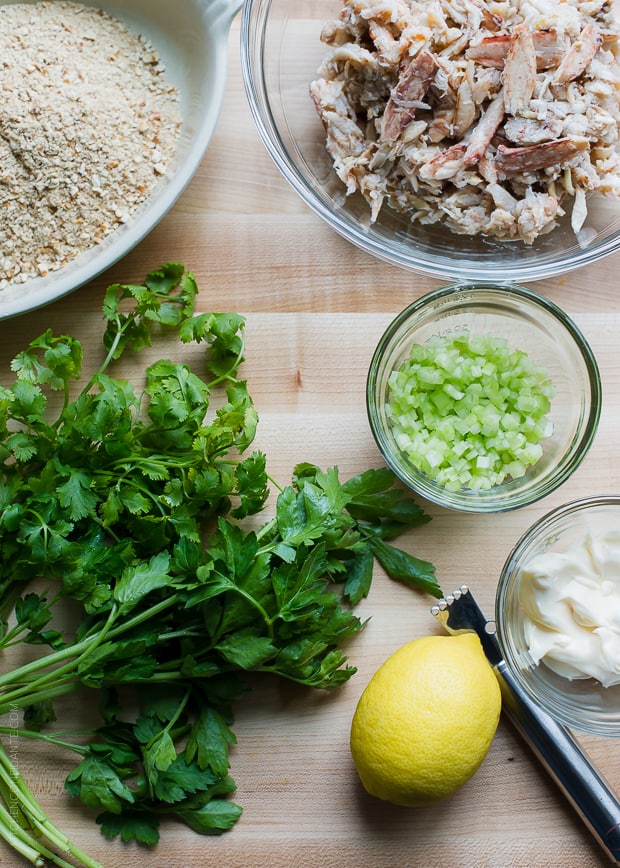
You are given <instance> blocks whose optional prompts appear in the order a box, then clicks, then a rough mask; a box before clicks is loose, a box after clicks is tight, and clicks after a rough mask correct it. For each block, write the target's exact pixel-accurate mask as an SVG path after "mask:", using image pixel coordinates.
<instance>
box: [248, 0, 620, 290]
mask: <svg viewBox="0 0 620 868" xmlns="http://www.w3.org/2000/svg"><path fill="white" fill-rule="evenodd" d="M271 8H272V0H245V2H244V4H243V8H242V14H241V46H240V47H241V68H242V76H243V81H244V86H245V91H246V96H247V99H248V103H249V107H250V111H251V114H252V117H253V120H254V123H255V125H256V128H257V130H258V133H259V136H260V138H261V140H262V142H263V145H264V146H265V148H266V150H267V152H268V153H269V155H270V157H271V159H272V160H273V162H274V163H275V165H276V167H277V168H278V170H279V171H280V173H281V174H282V175H283V177H284V178H285V180H286V181H287V182H288V183H289V184H290V186H291V187H292V188H293V190H294V191H295V192H296V193H297V194H298V195H299V196H300V197H301V199H302V200H303V201H304V202H305V204H306V205H307V206H308V207H309V208H310V209H311V210H312V211H314V213H315V214H317V215H318V216H319V217H320V218H321V219H323V220H324V221H325V222H326V223H327V224H328V225H329V226H330V227H331V228H332V229H334V230H335V231H336V233H337V234H338V235H340V236H341V237H342V238H344V239H345V240H347V241H349V242H350V243H352V244H353V245H354V246H355V247H357V248H359V249H360V250H362V251H364V252H365V253H369V254H371V255H372V256H374V257H376V258H377V259H379V260H380V261H383V262H386V263H388V264H390V265H393V266H396V267H398V268H401V269H404V270H406V271H411V272H414V273H417V274H422V275H425V276H427V277H434V278H439V279H441V280H454V281H456V280H459V279H461V278H463V277H466V278H467V279H470V280H477V279H478V272H479V270H480V268H481V267H485V268H489V267H491V266H490V265H489V263H486V262H485V263H481V262H478V261H476V260H473V261H471V260H469V259H468V258H467V257H463V258H461V257H457V258H455V257H450V256H445V257H444V259H443V260H442V261H441V262H439V261H436V258H435V257H434V256H433V255H431V254H426V253H425V254H424V255H420V251H418V250H417V248H415V247H412V248H411V249H412V253H411V254H408V253H407V251H406V245H404V244H403V245H402V247H401V248H400V249H399V250H398V251H396V250H393V249H391V248H386V247H385V246H383V245H382V243H381V242H379V241H378V240H376V239H375V238H374V237H373V236H372V235H370V234H368V233H367V231H365V227H361V228H360V226H358V225H356V224H355V223H354V222H353V221H352V220H350V219H348V218H347V215H346V212H344V211H338V210H335V209H334V208H333V207H330V204H329V203H328V201H327V199H326V197H324V196H323V195H322V193H321V192H320V191H319V190H317V188H316V187H315V186H313V185H312V184H310V183H309V182H308V181H307V179H306V178H305V176H304V175H303V173H302V172H301V171H300V170H299V169H298V167H297V165H296V164H295V162H294V161H293V160H292V159H291V157H290V155H289V153H288V150H287V148H286V147H285V146H284V143H283V140H282V137H281V135H280V132H279V130H278V126H277V124H276V122H275V118H274V113H273V111H272V107H271V101H270V94H269V88H268V86H267V82H266V80H265V75H264V63H263V62H262V58H263V54H264V47H265V35H266V28H267V23H268V20H269V13H270V11H271ZM264 10H266V11H265V14H264V16H263V17H262V18H261V15H262V14H263V11H264ZM255 34H256V35H257V37H258V38H256V39H255V38H254V37H255ZM255 55H256V57H255ZM254 61H256V64H257V67H258V69H255V68H254ZM343 193H344V185H343ZM506 243H507V244H508V243H512V242H506ZM618 251H620V227H619V228H618V229H617V231H615V232H614V234H613V235H610V236H607V237H604V238H602V239H599V240H597V241H595V242H593V243H592V244H591V245H589V246H588V247H587V248H581V249H577V248H576V249H574V250H573V251H572V252H571V258H570V260H569V261H568V262H565V261H560V262H558V261H557V260H553V261H548V260H547V258H546V257H545V258H543V259H542V260H541V261H538V262H530V261H529V259H528V258H527V257H517V258H516V260H515V261H514V262H511V263H510V264H508V265H502V264H497V263H493V266H492V267H493V268H494V275H493V277H492V278H490V280H491V281H492V282H493V283H511V282H513V281H519V282H524V281H539V280H546V279H549V278H551V277H557V276H559V275H561V274H566V273H568V272H570V271H574V270H576V269H578V268H582V267H584V266H585V265H588V264H591V263H593V262H597V261H599V260H600V259H602V258H604V257H606V256H609V255H611V254H613V253H615V252H618Z"/></svg>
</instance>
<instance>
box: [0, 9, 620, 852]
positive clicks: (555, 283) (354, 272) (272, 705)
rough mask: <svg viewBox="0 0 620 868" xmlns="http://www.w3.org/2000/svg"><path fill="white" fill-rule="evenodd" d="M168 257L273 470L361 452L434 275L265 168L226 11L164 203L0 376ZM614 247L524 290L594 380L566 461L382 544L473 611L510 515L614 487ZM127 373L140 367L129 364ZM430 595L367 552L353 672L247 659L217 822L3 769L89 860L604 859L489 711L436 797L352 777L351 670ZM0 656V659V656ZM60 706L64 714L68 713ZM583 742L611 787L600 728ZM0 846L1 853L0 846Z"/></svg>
mask: <svg viewBox="0 0 620 868" xmlns="http://www.w3.org/2000/svg"><path fill="white" fill-rule="evenodd" d="M169 259H174V260H178V261H181V262H183V263H185V264H186V265H187V266H188V267H189V268H191V269H192V270H193V271H194V272H195V273H196V276H197V278H198V282H199V285H200V287H201V296H200V307H201V308H202V309H204V310H235V311H239V312H241V313H243V314H245V315H246V317H247V353H246V358H247V362H246V366H245V368H244V373H245V376H246V377H247V379H248V381H249V387H250V391H251V393H252V395H253V396H254V399H255V403H256V406H257V408H258V411H259V413H260V416H261V422H260V425H259V433H258V437H257V441H256V446H257V447H258V448H261V449H263V450H264V451H265V452H266V453H267V456H268V463H269V470H270V472H271V473H272V475H273V476H274V477H275V478H277V479H278V480H279V481H281V482H283V483H286V482H288V481H289V478H290V473H291V470H292V468H293V466H294V465H295V464H296V463H297V462H299V461H312V462H315V463H318V464H320V465H321V466H323V467H329V466H332V465H337V466H338V467H339V468H340V472H341V476H342V477H343V478H345V477H347V476H349V475H353V474H354V473H356V472H358V471H361V470H364V469H366V468H368V467H372V466H380V464H381V461H380V457H379V455H378V453H377V450H376V447H375V445H374V442H373V440H372V437H371V435H370V432H369V429H368V425H367V422H366V414H365V401H364V383H365V378H366V371H367V368H368V363H369V361H370V356H371V354H372V351H373V349H374V346H375V344H376V342H377V340H378V338H379V336H380V334H381V332H382V331H383V329H384V328H385V326H386V325H387V323H388V322H389V321H390V320H391V319H392V317H393V316H394V315H395V314H396V313H397V312H398V311H400V310H401V309H402V308H403V307H404V306H405V305H406V304H408V303H409V302H410V301H412V300H413V299H414V298H416V297H417V296H419V295H421V294H422V293H424V292H425V291H427V290H430V289H432V288H433V287H435V286H438V285H439V283H438V281H433V280H431V279H428V278H424V277H420V276H415V275H411V274H408V273H406V272H404V271H400V270H397V269H395V268H393V267H391V266H388V265H385V264H382V263H380V262H378V261H376V260H374V259H372V258H370V257H369V256H367V255H366V254H364V253H362V252H360V251H358V250H357V249H355V248H354V247H352V246H351V245H349V244H348V243H347V242H345V241H344V240H342V239H341V238H339V237H338V236H336V235H335V234H334V233H333V232H332V231H331V230H330V229H328V227H327V226H326V225H324V224H323V222H322V221H321V220H320V219H319V218H318V217H316V216H315V215H314V214H313V213H312V212H311V211H310V210H309V209H308V208H307V207H306V206H305V205H304V204H303V203H302V202H301V200H300V199H298V197H297V196H296V194H295V193H293V192H292V190H290V189H289V187H288V186H287V184H286V182H285V181H284V180H283V179H282V178H281V176H280V175H279V174H278V172H277V171H276V169H275V168H274V166H273V165H272V163H271V161H270V158H269V157H268V155H267V153H266V151H265V150H264V148H263V146H262V143H261V142H260V140H259V137H258V134H257V132H256V131H255V128H254V126H253V123H252V119H251V116H250V112H249V109H248V107H247V104H246V100H245V95H244V91H243V86H242V82H241V74H240V65H239V22H238V21H236V22H235V23H234V24H233V28H232V31H231V35H230V53H229V77H228V85H227V91H226V96H225V101H224V106H223V112H222V116H221V120H220V124H219V127H218V130H217V132H216V135H215V138H214V139H213V142H212V145H211V147H210V148H209V151H208V153H207V155H206V158H205V159H204V162H203V164H202V166H201V168H200V170H199V172H198V174H197V176H196V177H195V178H194V180H193V181H192V183H191V185H190V186H189V187H188V189H187V190H186V191H185V193H184V195H183V196H182V198H181V199H180V201H179V202H178V204H177V205H176V207H175V208H174V210H173V211H172V212H171V213H170V214H169V215H168V216H167V217H166V218H165V219H164V220H163V222H162V223H161V224H160V225H159V226H158V227H157V228H156V229H155V230H154V231H153V233H152V234H151V235H150V236H149V237H148V238H146V239H145V240H144V241H143V242H142V243H141V244H140V245H139V247H138V248H136V249H135V250H134V251H133V252H132V253H130V254H129V255H128V256H127V257H126V258H125V259H124V260H123V261H122V262H120V263H119V264H118V265H116V266H115V267H114V268H112V269H110V271H109V272H108V273H107V274H105V275H103V276H102V277H101V278H99V279H97V280H95V281H93V282H92V284H90V285H89V286H86V287H84V288H82V289H80V290H78V291H76V292H75V293H73V294H72V295H70V296H69V297H67V298H65V299H63V300H60V301H58V302H56V303H54V304H52V305H50V306H49V307H47V308H45V309H44V310H40V311H35V312H33V313H30V314H27V315H24V316H22V317H18V318H16V319H13V320H9V321H4V322H0V380H1V381H2V382H9V381H10V379H11V376H10V372H9V364H10V360H11V358H12V357H13V356H14V355H15V353H16V352H17V351H18V350H19V349H21V348H22V347H23V346H25V345H26V344H27V342H28V341H29V340H31V339H32V338H34V337H35V336H37V335H39V334H40V333H41V332H42V331H43V330H45V329H46V328H48V327H50V328H52V329H53V330H54V331H56V332H59V333H63V332H65V333H66V332H67V331H68V332H69V333H70V334H73V335H75V336H76V337H78V338H79V339H81V340H82V341H83V344H84V349H85V355H86V356H87V357H88V356H89V355H91V356H92V357H93V358H94V357H95V354H97V353H99V342H100V336H101V329H102V320H101V315H100V314H101V301H102V291H103V289H104V287H105V286H106V285H107V284H108V283H111V282H114V281H123V282H129V281H139V280H140V279H141V278H142V277H143V276H144V275H145V274H146V273H147V272H148V271H150V270H152V269H153V268H155V267H157V266H158V265H159V264H160V263H162V262H164V261H166V260H169ZM619 268H620V259H619V258H618V255H615V256H613V257H609V258H607V259H606V260H604V261H603V262H601V263H599V264H598V265H594V266H590V267H588V268H587V269H584V270H580V271H577V272H575V273H573V274H570V275H568V276H566V277H563V278H557V279H555V280H549V281H547V282H545V283H544V285H542V284H537V285H536V288H537V289H538V290H539V291H541V292H544V294H546V295H547V296H549V298H551V299H553V301H555V302H556V303H558V304H560V305H561V306H562V307H563V308H564V309H565V310H566V311H567V312H568V313H569V314H571V315H572V316H573V317H574V319H575V320H576V321H577V323H578V324H579V326H580V327H581V328H582V330H583V331H584V333H585V334H586V336H587V338H588V339H589V341H590V342H591V345H592V347H593V350H594V352H595V353H596V356H597V358H598V361H599V364H600V369H601V376H602V380H603V389H604V407H603V412H602V418H601V423H600V429H599V433H598V436H597V438H596V441H595V443H594V446H593V447H592V450H591V452H590V454H589V455H588V457H587V459H586V460H585V461H584V463H583V465H582V466H581V468H580V469H579V471H578V472H577V473H576V474H575V475H574V477H573V478H572V479H571V480H570V481H569V482H567V483H566V484H565V485H564V486H563V488H562V489H561V490H560V491H558V492H556V493H555V494H554V495H552V496H550V497H548V498H547V499H546V500H544V501H543V502H541V503H538V504H535V505H534V506H531V507H529V508H526V509H523V510H521V511H519V512H517V513H513V514H506V515H499V516H494V517H481V516H466V515H458V514H453V513H449V512H447V511H444V510H441V509H438V508H433V507H430V506H428V511H429V512H430V513H431V514H432V516H433V521H432V522H431V523H430V524H429V525H427V526H426V527H424V528H423V529H421V530H416V531H413V532H411V533H410V534H408V535H406V536H405V537H403V538H401V540H400V543H399V544H401V545H402V546H403V547H405V548H407V549H408V550H409V551H411V552H412V553H414V554H416V555H417V556H419V557H422V558H424V559H427V560H430V561H432V562H433V563H434V564H435V565H436V568H437V575H438V578H439V581H440V583H441V584H442V586H443V588H444V591H445V592H449V591H451V590H453V589H454V588H455V587H458V585H460V584H462V583H463V582H465V583H467V584H469V585H470V586H471V588H472V589H473V591H474V592H475V594H476V597H477V598H478V601H479V602H480V603H481V604H482V606H483V607H484V608H485V610H486V611H487V613H488V614H489V615H491V614H492V612H493V607H494V597H495V589H496V584H497V579H498V576H499V573H500V570H501V567H502V565H503V563H504V560H505V559H506V557H507V555H508V552H509V551H510V549H511V547H512V545H513V544H514V543H515V542H516V540H517V539H518V537H519V536H520V535H521V533H522V532H523V531H524V530H525V529H526V528H527V527H528V526H529V525H530V524H531V523H532V522H533V521H535V520H536V519H537V518H538V517H539V516H541V515H542V514H543V513H545V512H547V511H548V510H549V509H551V508H552V507H554V506H556V505H558V504H560V503H562V502H564V501H566V500H570V499H573V498H575V497H579V496H584V495H589V494H595V493H601V492H610V491H618V489H619V487H620V469H619V467H620V465H619V462H618V440H619V435H620V364H619V362H618V351H617V347H618V338H617V336H618V334H619V332H620V292H619V291H618V290H619V285H618V283H619V282H618V276H617V275H618V270H619ZM135 376H136V378H139V377H140V376H141V371H139V370H136V372H135ZM431 602H432V601H431V600H430V598H428V597H426V596H423V595H421V594H417V593H415V592H413V591H411V590H410V589H407V588H404V587H402V586H400V585H398V584H396V583H394V582H392V581H390V580H389V579H388V578H387V577H386V576H385V575H384V574H382V573H381V571H380V570H377V574H376V576H375V580H374V583H373V588H372V592H371V594H370V596H369V598H368V600H367V601H365V603H364V604H363V606H362V607H361V609H360V614H362V615H363V616H365V617H366V616H368V617H370V621H369V623H368V625H367V627H366V629H365V630H364V631H363V633H362V635H360V636H359V637H358V638H356V640H355V641H354V642H353V643H352V645H351V647H350V662H351V663H352V664H354V665H355V666H357V667H358V670H359V671H358V674H357V675H356V676H355V677H354V678H353V679H352V681H350V682H349V684H348V685H347V686H346V687H344V688H343V689H341V690H340V691H338V692H336V693H334V694H330V695H325V694H324V693H317V692H314V693H310V692H308V691H307V690H304V689H301V688H299V687H295V686H291V685H287V684H283V683H274V682H273V681H271V680H269V679H266V678H260V679H256V680H254V681H253V682H252V685H253V691H252V692H251V694H250V695H249V696H248V697H247V698H246V699H244V700H243V701H242V702H241V703H240V704H239V706H238V708H237V719H236V724H235V732H236V734H237V737H238V744H237V746H236V747H235V748H234V749H233V751H232V762H233V766H232V769H231V773H232V775H233V777H234V778H235V780H236V781H237V785H238V791H237V793H236V797H235V798H236V801H237V802H239V803H240V804H241V805H242V806H243V807H244V814H243V816H242V819H241V820H240V822H239V823H238V825H237V826H236V827H235V829H234V830H233V831H232V832H230V833H228V834H226V835H224V836H222V837H219V838H201V837H198V836H197V835H195V834H194V833H192V832H191V831H189V830H188V829H186V828H185V827H183V826H180V825H177V824H164V826H163V829H162V841H161V844H160V845H159V847H158V848H157V849H156V850H155V851H153V852H151V851H145V850H144V849H141V848H139V847H136V846H133V845H130V846H126V845H122V844H120V843H117V842H107V841H105V840H104V839H103V838H102V837H101V835H100V833H99V831H98V828H97V826H96V825H95V823H94V821H93V819H92V817H91V816H89V815H88V814H87V812H86V811H84V810H82V809H81V808H80V807H79V806H78V805H76V804H75V803H73V802H71V801H70V800H69V798H68V796H67V795H66V794H65V793H64V791H63V780H64V777H65V776H66V774H67V773H68V771H69V770H70V768H71V767H72V766H71V758H70V757H67V758H65V757H62V756H60V755H59V754H56V753H55V754H48V753H47V752H46V751H45V750H41V749H37V748H36V747H31V746H30V745H29V744H20V745H19V747H18V748H17V750H18V756H17V763H18V767H19V769H20V771H21V772H22V774H23V775H24V776H25V778H26V780H27V781H28V782H29V783H30V785H31V787H32V789H33V790H34V792H35V795H36V796H37V797H39V798H40V799H41V801H42V803H43V804H44V806H45V808H46V809H47V810H48V811H49V813H50V815H51V816H52V818H53V819H55V820H56V821H57V822H58V823H59V824H60V826H61V827H62V828H63V829H64V831H65V832H66V833H68V835H69V836H70V837H71V838H73V839H74V840H75V841H76V843H78V844H79V845H80V846H81V847H82V848H83V849H84V850H86V851H87V852H89V853H90V854H91V855H92V856H93V857H94V858H96V859H98V860H99V861H100V862H102V863H103V865H105V866H106V868H147V866H148V868H155V866H156V868H188V866H206V865H214V866H215V865H217V866H219V868H263V866H265V868H266V866H269V868H291V866H295V865H298V866H304V868H306V866H307V868H417V866H420V868H543V866H544V868H559V866H563V868H591V866H595V865H601V866H603V865H606V864H608V862H607V860H606V858H605V857H604V856H603V855H602V854H601V852H600V851H599V849H598V847H597V845H596V844H594V843H593V840H592V838H591V837H590V835H589V833H588V831H587V830H586V829H585V828H584V827H583V825H582V824H581V822H580V821H579V820H578V819H577V817H576V815H575V814H574V812H573V811H572V809H571V808H570V807H569V806H568V805H567V804H566V803H565V801H564V800H563V798H562V797H561V795H560V794H559V793H558V792H557V791H556V789H555V788H554V786H553V785H552V784H551V783H550V782H549V780H548V779H547V777H546V775H545V773H544V772H543V771H542V770H541V769H540V768H539V766H538V765H537V763H536V762H535V761H534V760H533V758H532V756H531V755H530V753H529V752H528V750H527V749H526V748H525V747H524V745H523V744H522V743H521V741H520V740H519V739H518V737H517V736H516V735H515V733H514V732H513V731H512V730H511V729H510V727H509V725H508V724H506V723H504V722H502V723H501V724H500V728H499V731H498V734H497V737H496V739H495V741H494V743H493V745H492V748H491V750H490V753H489V754H488V756H487V758H486V760H485V762H484V764H483V765H482V767H481V768H480V769H479V771H478V772H477V773H476V775H475V776H474V778H473V779H472V780H471V781H470V782H469V783H468V784H467V785H466V786H465V787H464V788H463V789H462V790H461V791H459V792H458V793H457V794H456V795H455V796H454V797H453V798H451V799H449V800H448V801H446V802H444V803H443V804H441V805H440V806H436V807H433V808H429V809H415V810H412V809H402V808H396V807H393V806H390V805H387V804H384V803H381V802H379V801H377V800H375V799H372V798H371V797H369V796H367V795H366V794H365V793H364V792H363V791H362V789H361V786H360V784H359V782H358V779H357V776H356V773H355V771H354V769H353V766H352V762H351V758H350V755H349V749H348V734H349V726H350V721H351V716H352V714H353V710H354V707H355V704H356V702H357V699H358V697H359V695H360V693H361V691H362V690H363V688H364V686H365V684H366V682H367V681H368V679H369V678H370V676H371V674H372V673H373V672H374V671H375V670H376V669H377V668H378V666H379V665H380V663H382V662H383V660H384V659H385V658H386V657H387V656H388V655H389V654H390V653H391V652H392V651H394V650H395V649H396V648H397V647H398V646H400V645H402V644H404V643H405V642H407V641H409V640H410V639H412V638H415V637H417V636H421V635H427V634H429V633H433V632H439V628H438V627H437V625H436V624H435V621H434V619H433V618H432V617H431V615H430V613H429V606H430V604H431ZM5 665H6V664H5ZM87 705H88V701H87V699H85V700H84V708H81V707H80V706H79V703H76V702H75V701H74V700H73V701H71V702H65V703H64V706H62V705H61V706H60V710H61V711H62V713H63V715H66V716H64V721H65V723H66V725H67V726H70V725H71V724H72V723H73V722H75V723H76V724H77V723H78V721H80V720H81V719H83V717H84V715H85V714H87V711H88V708H87ZM584 744H585V746H586V748H587V750H588V751H589V752H590V754H591V756H592V758H593V759H594V760H595V762H596V763H597V764H598V765H599V767H600V768H601V769H602V770H603V772H604V774H605V775H606V776H607V778H608V780H609V781H610V783H611V784H612V785H613V786H614V787H615V788H616V789H617V790H618V792H620V742H617V741H614V740H612V739H610V740H603V739H586V740H584ZM0 864H2V865H6V866H7V868H17V866H18V865H19V860H18V859H17V857H16V856H15V855H14V854H13V853H12V852H10V851H9V850H8V849H6V848H3V847H2V846H0Z"/></svg>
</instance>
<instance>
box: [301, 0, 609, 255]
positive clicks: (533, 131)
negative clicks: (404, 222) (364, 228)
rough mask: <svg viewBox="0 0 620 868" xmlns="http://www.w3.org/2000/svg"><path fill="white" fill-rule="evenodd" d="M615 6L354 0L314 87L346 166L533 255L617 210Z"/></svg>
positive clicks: (432, 212) (464, 228) (469, 230)
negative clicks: (558, 232)
mask: <svg viewBox="0 0 620 868" xmlns="http://www.w3.org/2000/svg"><path fill="white" fill-rule="evenodd" d="M619 32H620V30H619V28H618V23H617V21H616V18H615V16H614V10H613V2H612V0H563V2H558V0H510V2H501V0H500V2H485V0H342V8H341V12H340V17H339V19H338V20H337V21H332V22H328V23H326V25H325V27H324V29H323V33H322V37H321V38H322V40H323V42H325V44H326V45H328V46H329V47H330V51H329V54H328V55H327V57H326V58H325V60H324V62H323V63H322V65H321V67H320V69H319V70H318V71H317V75H316V79H315V80H314V81H313V82H312V83H311V85H310V94H311V97H312V100H313V102H314V105H315V107H316V110H317V112H318V115H319V117H320V118H321V120H322V122H323V126H324V129H325V133H326V145H327V150H328V152H329V154H330V157H331V159H332V161H333V165H334V169H335V171H336V172H337V174H338V176H339V178H340V179H341V180H342V181H343V183H344V184H345V185H346V189H347V195H351V194H353V193H356V192H359V193H361V194H362V195H363V196H364V197H365V198H366V200H367V201H368V204H369V206H370V209H371V220H373V221H374V220H376V219H377V218H378V216H379V214H380V212H381V210H382V208H383V207H384V206H386V205H387V206H389V207H391V208H392V209H395V210H397V211H400V212H404V213H406V214H407V215H408V216H409V218H410V219H411V220H412V221H413V222H419V223H425V224H432V223H437V222H441V223H442V224H443V225H445V226H446V227H448V228H449V229H450V230H452V231H453V232H456V233H461V234H469V235H479V234H482V235H486V236H490V237H493V238H498V239H521V240H522V241H524V242H525V243H527V244H530V243H532V242H533V241H534V240H535V239H536V238H537V237H538V236H539V235H543V234H546V233H547V232H549V231H551V230H552V229H553V228H554V226H555V225H556V223H557V220H558V218H559V217H561V216H563V215H564V214H567V213H570V215H571V225H572V227H573V229H574V230H575V232H579V231H580V230H581V229H582V227H584V225H585V223H586V220H587V199H588V196H589V194H591V193H594V192H597V193H599V194H603V195H607V196H614V197H616V198H620V152H619V145H618V143H619V139H620V136H619V133H620V65H619V63H618V53H617V52H618V35H619Z"/></svg>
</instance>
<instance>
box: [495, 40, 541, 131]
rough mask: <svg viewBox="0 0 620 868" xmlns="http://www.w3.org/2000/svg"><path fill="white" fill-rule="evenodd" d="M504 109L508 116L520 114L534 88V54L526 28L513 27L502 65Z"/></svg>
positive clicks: (525, 107) (532, 44)
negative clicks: (504, 61)
mask: <svg viewBox="0 0 620 868" xmlns="http://www.w3.org/2000/svg"><path fill="white" fill-rule="evenodd" d="M503 82H504V108H505V109H506V112H507V114H509V115H519V114H522V113H523V112H524V111H525V110H526V109H527V107H528V106H529V104H530V100H531V98H532V95H533V93H534V87H535V86H536V52H535V50H534V40H533V39H532V34H531V33H530V30H529V28H528V27H526V26H525V25H523V24H520V25H518V26H517V27H515V29H514V31H513V34H512V37H511V39H510V46H509V48H508V53H507V54H506V63H505V64H504V75H503Z"/></svg>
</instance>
